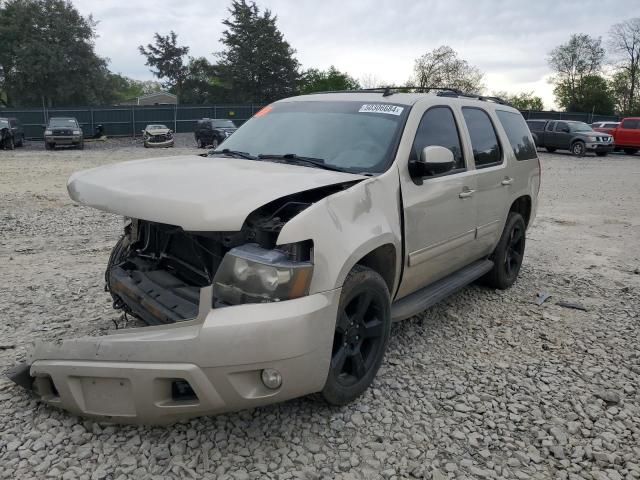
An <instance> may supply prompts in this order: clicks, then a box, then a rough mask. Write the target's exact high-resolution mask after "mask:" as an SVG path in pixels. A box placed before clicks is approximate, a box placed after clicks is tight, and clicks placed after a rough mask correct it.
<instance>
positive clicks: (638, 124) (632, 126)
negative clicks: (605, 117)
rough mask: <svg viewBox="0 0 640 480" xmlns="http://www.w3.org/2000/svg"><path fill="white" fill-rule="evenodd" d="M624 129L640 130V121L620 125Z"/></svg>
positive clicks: (632, 120)
mask: <svg viewBox="0 0 640 480" xmlns="http://www.w3.org/2000/svg"><path fill="white" fill-rule="evenodd" d="M620 126H621V127H622V128H627V129H630V130H637V129H638V128H640V121H639V120H634V119H629V120H624V121H623V122H622V125H620Z"/></svg>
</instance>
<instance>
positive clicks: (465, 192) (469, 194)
mask: <svg viewBox="0 0 640 480" xmlns="http://www.w3.org/2000/svg"><path fill="white" fill-rule="evenodd" d="M474 192H475V190H469V189H468V188H466V189H464V190H463V191H461V192H460V193H459V194H458V197H460V198H469V197H473V193H474Z"/></svg>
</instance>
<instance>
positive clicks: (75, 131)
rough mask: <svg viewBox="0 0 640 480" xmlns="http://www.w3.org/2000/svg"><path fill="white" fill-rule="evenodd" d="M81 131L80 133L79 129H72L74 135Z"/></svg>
mask: <svg viewBox="0 0 640 480" xmlns="http://www.w3.org/2000/svg"><path fill="white" fill-rule="evenodd" d="M81 133H82V132H81V131H80V130H74V131H73V134H74V135H80V134H81Z"/></svg>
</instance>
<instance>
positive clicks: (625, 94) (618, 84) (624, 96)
mask: <svg viewBox="0 0 640 480" xmlns="http://www.w3.org/2000/svg"><path fill="white" fill-rule="evenodd" d="M639 83H640V79H636V92H638V87H640V85H638V84H639ZM609 86H610V89H611V94H612V95H613V99H614V103H615V110H616V112H618V113H621V114H622V115H627V116H635V115H640V98H638V95H637V94H635V95H634V99H633V101H631V100H630V97H631V92H630V89H631V78H630V75H629V72H628V71H627V70H623V69H620V70H618V71H617V72H615V73H614V74H613V76H612V77H611V81H610V82H609Z"/></svg>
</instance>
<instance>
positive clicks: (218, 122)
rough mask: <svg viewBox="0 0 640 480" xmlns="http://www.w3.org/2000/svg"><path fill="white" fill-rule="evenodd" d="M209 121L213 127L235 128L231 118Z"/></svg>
mask: <svg viewBox="0 0 640 480" xmlns="http://www.w3.org/2000/svg"><path fill="white" fill-rule="evenodd" d="M211 123H212V125H213V127H214V128H236V124H235V123H233V122H232V121H231V120H214V121H213V122H211Z"/></svg>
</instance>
